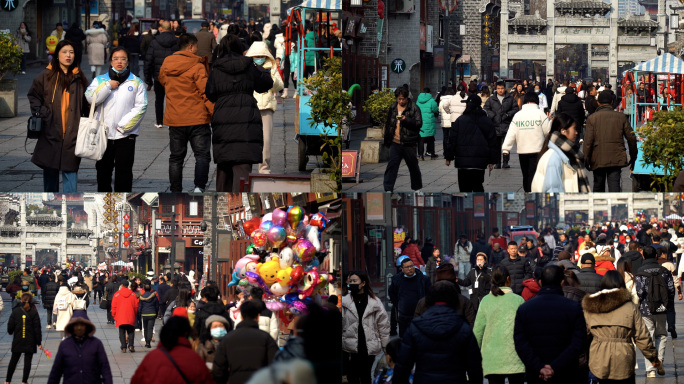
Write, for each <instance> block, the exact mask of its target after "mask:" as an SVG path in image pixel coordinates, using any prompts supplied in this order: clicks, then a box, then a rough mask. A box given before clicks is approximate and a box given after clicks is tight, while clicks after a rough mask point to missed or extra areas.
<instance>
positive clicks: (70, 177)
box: [43, 168, 78, 193]
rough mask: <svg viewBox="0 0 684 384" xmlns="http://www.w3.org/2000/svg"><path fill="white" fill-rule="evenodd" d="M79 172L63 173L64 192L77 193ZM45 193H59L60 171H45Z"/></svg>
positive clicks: (50, 169) (46, 169)
mask: <svg viewBox="0 0 684 384" xmlns="http://www.w3.org/2000/svg"><path fill="white" fill-rule="evenodd" d="M77 181H78V172H62V192H64V193H76V192H78V191H77V190H76V182H77ZM43 191H44V192H59V169H52V168H45V169H43Z"/></svg>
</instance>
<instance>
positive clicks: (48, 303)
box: [42, 273, 59, 329]
mask: <svg viewBox="0 0 684 384" xmlns="http://www.w3.org/2000/svg"><path fill="white" fill-rule="evenodd" d="M48 278H49V279H50V280H48V282H47V284H45V286H43V287H42V291H44V292H45V295H44V296H43V308H45V309H46V310H47V327H46V328H47V329H50V328H52V324H53V323H54V321H56V320H57V317H55V318H54V321H53V318H52V307H53V305H54V304H55V296H57V292H58V291H59V284H58V283H57V282H56V281H55V280H56V279H57V276H55V275H54V274H52V273H50V274H49V275H48Z"/></svg>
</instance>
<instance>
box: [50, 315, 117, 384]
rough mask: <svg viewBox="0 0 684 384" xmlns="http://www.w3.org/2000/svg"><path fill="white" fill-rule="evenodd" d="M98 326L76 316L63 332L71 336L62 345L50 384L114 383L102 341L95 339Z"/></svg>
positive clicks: (51, 374)
mask: <svg viewBox="0 0 684 384" xmlns="http://www.w3.org/2000/svg"><path fill="white" fill-rule="evenodd" d="M95 329H96V328H95V325H94V324H93V323H92V322H90V321H89V320H87V319H84V318H80V317H74V318H73V319H71V321H69V324H67V326H66V328H65V329H64V331H65V334H66V335H68V337H67V338H66V339H64V341H62V342H61V343H59V349H58V350H57V355H55V361H54V363H53V364H52V369H51V370H50V376H49V378H48V384H59V382H60V380H61V379H62V377H64V382H65V383H96V382H98V383H100V382H101V383H105V384H110V383H112V382H113V381H112V371H111V368H110V366H109V360H108V359H107V353H106V352H105V349H104V344H102V341H101V340H100V339H98V338H97V337H95V336H94V335H95Z"/></svg>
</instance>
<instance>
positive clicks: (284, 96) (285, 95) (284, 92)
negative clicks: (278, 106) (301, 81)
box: [280, 88, 287, 99]
mask: <svg viewBox="0 0 684 384" xmlns="http://www.w3.org/2000/svg"><path fill="white" fill-rule="evenodd" d="M280 97H282V98H283V99H287V88H285V89H283V94H282V95H280Z"/></svg>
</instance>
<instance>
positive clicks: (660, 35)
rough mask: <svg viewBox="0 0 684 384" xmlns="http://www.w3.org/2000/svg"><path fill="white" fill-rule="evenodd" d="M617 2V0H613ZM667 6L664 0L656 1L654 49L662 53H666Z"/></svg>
mask: <svg viewBox="0 0 684 384" xmlns="http://www.w3.org/2000/svg"><path fill="white" fill-rule="evenodd" d="M613 1H617V0H613ZM666 37H667V6H666V0H658V30H657V37H656V47H658V48H660V49H661V50H662V52H663V53H665V52H667V39H666Z"/></svg>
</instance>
